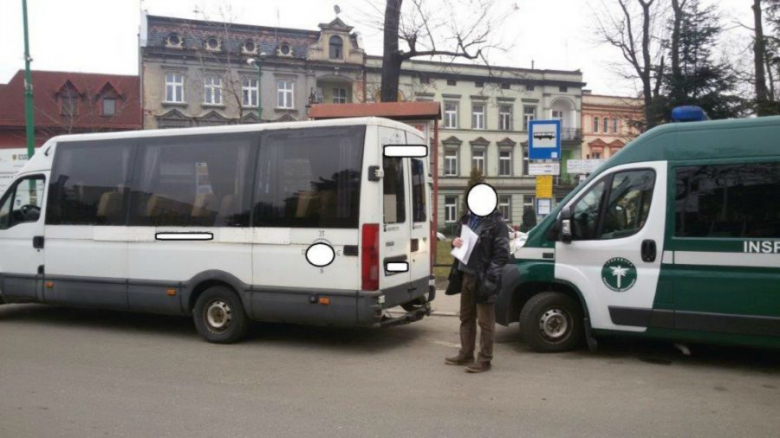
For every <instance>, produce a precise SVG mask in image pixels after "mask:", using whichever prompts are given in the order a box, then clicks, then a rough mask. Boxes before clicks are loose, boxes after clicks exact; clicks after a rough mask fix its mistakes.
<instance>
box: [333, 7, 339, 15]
mask: <svg viewBox="0 0 780 438" xmlns="http://www.w3.org/2000/svg"><path fill="white" fill-rule="evenodd" d="M333 10H334V11H335V12H336V15H338V14H340V13H341V8H340V7H339V5H333Z"/></svg>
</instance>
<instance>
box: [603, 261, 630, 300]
mask: <svg viewBox="0 0 780 438" xmlns="http://www.w3.org/2000/svg"><path fill="white" fill-rule="evenodd" d="M601 279H602V280H603V281H604V285H605V286H607V287H608V288H609V289H610V290H613V291H615V292H625V291H627V290H629V289H631V288H632V287H634V285H635V284H636V279H637V271H636V266H634V264H633V263H631V261H630V260H627V259H624V258H622V257H615V258H613V259H610V260H607V263H605V264H604V267H603V268H602V269H601Z"/></svg>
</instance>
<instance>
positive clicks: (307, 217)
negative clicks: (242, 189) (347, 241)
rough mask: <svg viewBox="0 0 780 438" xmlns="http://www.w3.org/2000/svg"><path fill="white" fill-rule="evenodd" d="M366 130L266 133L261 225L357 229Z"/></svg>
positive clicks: (258, 204) (258, 197)
mask: <svg viewBox="0 0 780 438" xmlns="http://www.w3.org/2000/svg"><path fill="white" fill-rule="evenodd" d="M365 131H366V128H365V127H364V126H345V127H332V128H313V129H312V128H309V129H285V130H278V131H266V132H264V133H263V134H262V136H261V140H260V153H259V154H258V165H257V186H256V188H255V204H254V222H255V226H259V227H292V228H303V227H306V228H309V227H311V228H357V227H358V223H359V212H360V179H361V166H362V162H363V142H364V138H365Z"/></svg>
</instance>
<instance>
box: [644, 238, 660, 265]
mask: <svg viewBox="0 0 780 438" xmlns="http://www.w3.org/2000/svg"><path fill="white" fill-rule="evenodd" d="M657 256H658V250H657V248H656V246H655V240H645V241H644V242H642V261H643V262H647V263H652V262H654V261H655V258H656V257H657Z"/></svg>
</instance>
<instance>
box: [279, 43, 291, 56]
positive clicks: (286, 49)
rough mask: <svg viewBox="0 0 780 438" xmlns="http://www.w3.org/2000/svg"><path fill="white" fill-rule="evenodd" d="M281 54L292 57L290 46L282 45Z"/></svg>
mask: <svg viewBox="0 0 780 438" xmlns="http://www.w3.org/2000/svg"><path fill="white" fill-rule="evenodd" d="M279 53H281V54H282V55H284V56H290V45H289V44H282V47H281V48H280V49H279Z"/></svg>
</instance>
